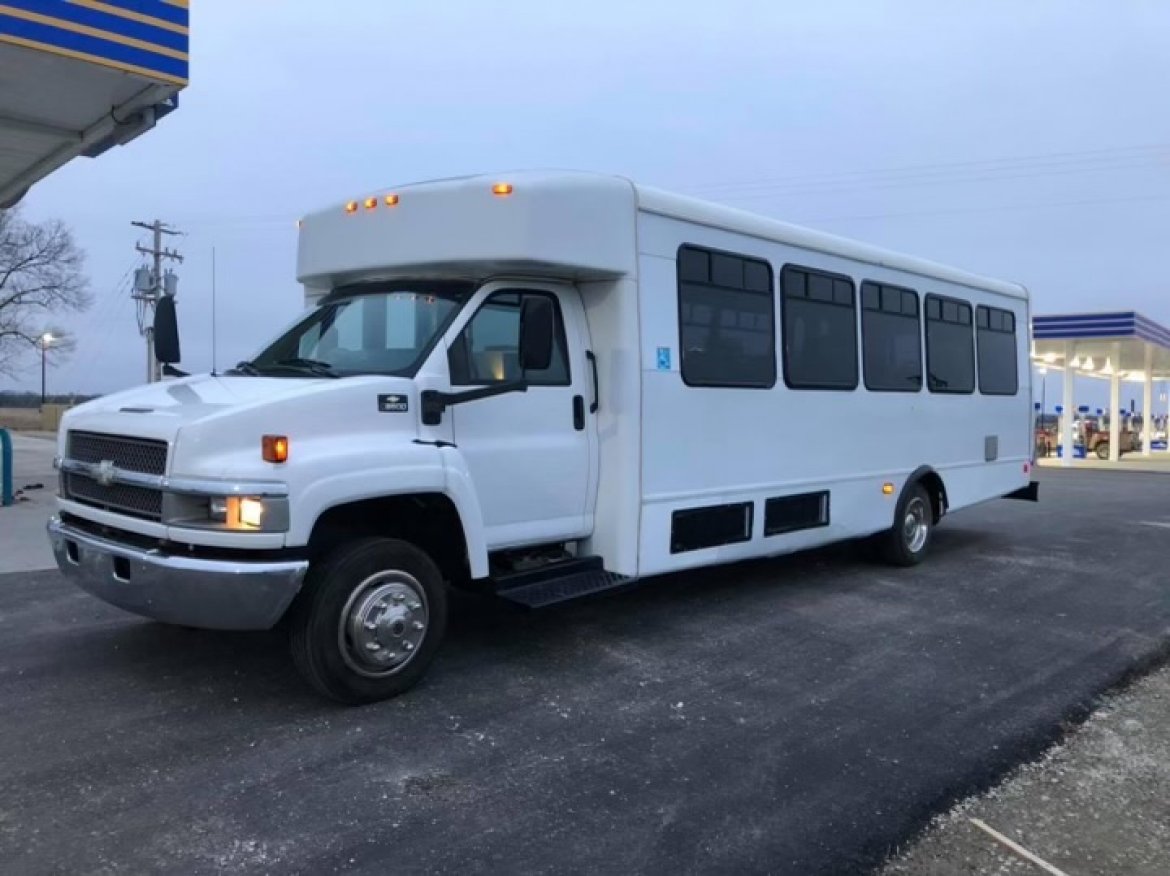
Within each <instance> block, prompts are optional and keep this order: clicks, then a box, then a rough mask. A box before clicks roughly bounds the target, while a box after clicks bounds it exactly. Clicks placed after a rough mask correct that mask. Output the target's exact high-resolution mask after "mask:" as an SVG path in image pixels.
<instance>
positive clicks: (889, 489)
mask: <svg viewBox="0 0 1170 876" xmlns="http://www.w3.org/2000/svg"><path fill="white" fill-rule="evenodd" d="M882 493H884V494H885V495H887V496H892V495H894V485H893V484H882Z"/></svg>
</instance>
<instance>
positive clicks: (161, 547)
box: [49, 173, 1036, 702]
mask: <svg viewBox="0 0 1170 876" xmlns="http://www.w3.org/2000/svg"><path fill="white" fill-rule="evenodd" d="M298 275H299V279H300V281H301V282H302V283H303V284H304V289H305V299H306V304H307V305H308V307H309V310H308V311H307V312H306V313H304V314H303V315H302V316H301V317H300V318H298V319H297V320H296V321H295V322H293V323H292V324H291V325H290V326H289V327H288V328H287V329H286V330H285V331H283V332H281V333H280V334H279V335H278V336H277V337H276V338H275V339H274V340H272V341H271V342H270V343H268V344H267V345H266V346H264V347H262V348H261V349H260V351H259V352H258V353H257V354H256V356H255V358H254V359H252V360H250V361H246V362H241V363H239V364H238V365H237V366H236V367H235V368H234V369H231V370H229V371H227V372H225V373H223V374H219V375H215V374H211V375H200V376H191V377H183V378H181V379H178V380H168V381H164V382H162V383H156V384H152V385H149V386H145V387H141V388H137V389H133V390H129V391H126V392H121V393H118V394H116V395H111V396H107V397H104V398H101V399H98V400H96V401H93V402H90V403H88V404H85V405H82V406H80V407H77V408H75V409H73V410H71V411H70V412H69V413H68V414H66V416H65V418H64V420H63V422H62V425H61V431H60V436H59V456H60V459H59V461H58V466H59V469H60V475H61V481H60V500H59V515H58V516H57V517H55V518H54V519H53V520H52V522H51V523H50V527H49V529H50V537H51V540H52V543H53V546H54V549H55V553H56V557H57V561H58V563H59V565H60V567H61V569H62V570H63V571H64V572H65V573H66V575H68V576H70V577H72V578H73V579H74V580H75V581H76V582H77V583H78V584H79V585H80V586H81V587H83V588H84V589H85V590H87V591H89V592H90V593H92V594H94V595H96V596H98V597H100V598H101V599H104V600H106V601H107V602H110V603H113V604H114V605H117V606H120V607H122V608H124V609H126V610H128V611H131V612H136V613H138V614H140V615H145V616H147V617H151V618H155V619H157V620H160V621H163V622H167V623H173V624H181V625H186V626H193V627H206V628H216V629H237V630H239V629H266V628H270V627H273V626H275V625H277V624H278V623H279V624H283V625H285V626H287V628H288V632H289V640H290V643H291V650H292V654H293V658H294V660H295V663H296V665H297V667H298V668H299V670H300V671H301V672H302V673H303V675H304V676H305V678H306V679H307V680H308V681H309V682H310V683H311V684H312V685H313V686H314V687H315V688H317V689H318V690H319V691H321V692H322V693H324V694H326V695H328V696H331V697H334V698H336V699H338V700H342V701H345V702H367V701H372V700H378V699H382V698H386V697H390V696H393V695H396V694H398V693H401V692H402V691H404V690H406V689H408V688H409V687H411V686H412V685H413V684H414V683H415V682H417V681H418V679H419V678H420V677H421V676H422V674H423V673H424V672H425V671H426V669H427V666H428V664H429V663H430V662H431V660H432V658H433V657H434V655H435V652H436V649H437V648H438V646H439V643H440V640H441V639H442V637H443V633H444V626H445V621H446V605H447V596H446V592H447V591H446V587H447V586H448V585H453V586H459V587H471V588H479V589H481V590H487V591H490V592H494V593H497V594H498V595H499V596H500V597H502V598H504V599H509V600H513V601H515V602H518V603H523V604H525V605H529V606H542V605H546V604H549V603H553V602H558V601H561V600H566V599H571V598H573V597H577V596H581V595H585V594H590V593H595V592H597V591H601V590H605V589H608V588H612V587H619V586H623V585H625V584H627V583H628V582H631V581H633V580H635V579H639V578H645V577H647V576H652V575H661V574H663V573H668V572H675V571H678V570H680V569H690V568H694V567H699V566H712V565H716V564H722V563H731V562H735V561H739V560H747V559H749V558H754V557H767V556H774V555H778V554H785V553H789V552H792V551H798V550H802V549H805V548H811V547H816V546H817V545H823V544H826V543H827V542H834V541H839V540H842V539H856V538H861V537H871V536H872V537H875V539H876V540H879V541H880V542H881V543H882V546H883V547H884V549H885V554H886V556H887V557H888V558H889V559H890V560H891V561H893V562H894V563H897V564H902V565H909V564H913V563H917V562H918V561H919V560H920V559H922V557H923V556H924V554H925V553H926V552H927V549H928V548H929V546H930V541H931V532H932V529H933V527H934V526H935V525H936V524H937V523H938V522H939V521H940V519H941V518H942V517H943V515H944V514H946V513H947V512H948V511H953V510H956V509H959V508H964V507H966V506H969V505H972V504H975V503H976V502H982V501H984V500H987V499H994V498H996V497H1001V496H1012V497H1017V498H1031V499H1034V498H1035V497H1036V485H1035V483H1033V482H1031V481H1030V470H1031V455H1032V443H1033V442H1032V402H1031V387H1030V369H1029V366H1028V362H1029V325H1030V320H1029V312H1028V296H1027V292H1026V291H1025V290H1024V289H1023V288H1022V287H1021V286H1018V285H1015V284H1012V283H1005V282H999V281H995V280H989V279H984V278H982V277H978V276H975V275H973V274H968V273H965V272H963V271H959V270H954V269H951V268H946V267H941V266H939V265H936V264H932V263H930V262H926V261H921V260H919V259H915V258H908V257H906V256H902V255H897V254H894V253H890V252H885V251H882V250H880V249H876V248H874V247H870V246H864V245H861V244H858V243H853V242H850V241H847V240H842V239H839V238H836V237H832V236H829V235H825V234H820V233H817V232H813V231H808V230H805V229H802V228H798V227H794V226H792V225H787V224H784V223H782V222H777V221H773V220H771V219H767V218H763V217H760V216H755V215H751V214H749V213H745V212H741V211H738V210H733V209H727V208H724V207H720V206H715V205H711V204H707V203H703V202H700V201H696V200H691V199H689V198H684V197H679V196H675V195H671V194H666V193H664V192H660V191H655V190H653V189H648V188H643V187H641V186H637V185H634V184H632V183H630V182H629V181H627V180H624V179H618V178H611V177H604V176H594V175H586V174H567V173H519V174H513V175H509V176H504V177H470V178H461V179H453V180H442V181H435V182H426V183H420V184H416V185H409V186H402V187H401V188H396V189H393V190H382V191H376V192H370V193H366V195H364V196H363V197H361V198H359V199H357V200H353V201H349V202H347V203H344V204H339V205H336V206H332V207H329V208H328V209H325V210H322V211H320V212H317V213H314V214H312V215H310V216H307V217H306V218H305V219H304V220H303V221H302V222H301V230H300V243H299V256H298ZM168 331H169V329H168V327H166V326H162V327H160V339H161V338H162V337H164V336H165V335H166V334H167V333H168ZM166 346H169V344H166V343H160V349H162V348H164V347H166ZM165 356H166V354H165V351H164V355H163V356H160V358H164V359H165ZM171 358H172V359H173V356H171ZM662 586H669V583H667V582H664V583H663V584H662Z"/></svg>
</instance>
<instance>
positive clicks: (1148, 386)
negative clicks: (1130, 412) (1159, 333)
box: [1142, 344, 1154, 456]
mask: <svg viewBox="0 0 1170 876" xmlns="http://www.w3.org/2000/svg"><path fill="white" fill-rule="evenodd" d="M1145 347H1146V360H1145V369H1144V370H1143V371H1142V374H1143V377H1142V456H1149V455H1150V443H1151V442H1152V441H1153V440H1154V348H1153V347H1152V346H1150V345H1149V344H1146V345H1145Z"/></svg>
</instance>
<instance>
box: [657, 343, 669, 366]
mask: <svg viewBox="0 0 1170 876" xmlns="http://www.w3.org/2000/svg"><path fill="white" fill-rule="evenodd" d="M658 370H659V371H669V370H670V347H659V348H658Z"/></svg>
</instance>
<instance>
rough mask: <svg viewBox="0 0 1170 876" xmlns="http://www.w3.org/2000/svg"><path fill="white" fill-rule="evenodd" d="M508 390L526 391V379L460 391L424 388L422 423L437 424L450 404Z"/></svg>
mask: <svg viewBox="0 0 1170 876" xmlns="http://www.w3.org/2000/svg"><path fill="white" fill-rule="evenodd" d="M510 392H528V381H527V380H510V381H508V382H507V383H493V384H492V385H491V386H482V387H480V388H479V389H465V390H463V391H462V392H440V391H439V390H437V389H425V390H423V392H422V397H421V402H422V422H423V425H424V426H437V425H439V423H441V422H442V420H443V411H445V410H447V408H449V407H451V406H452V405H461V404H463V403H464V402H470V401H479V400H480V399H483V398H492V397H493V396H497V395H506V394H508V393H510Z"/></svg>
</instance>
